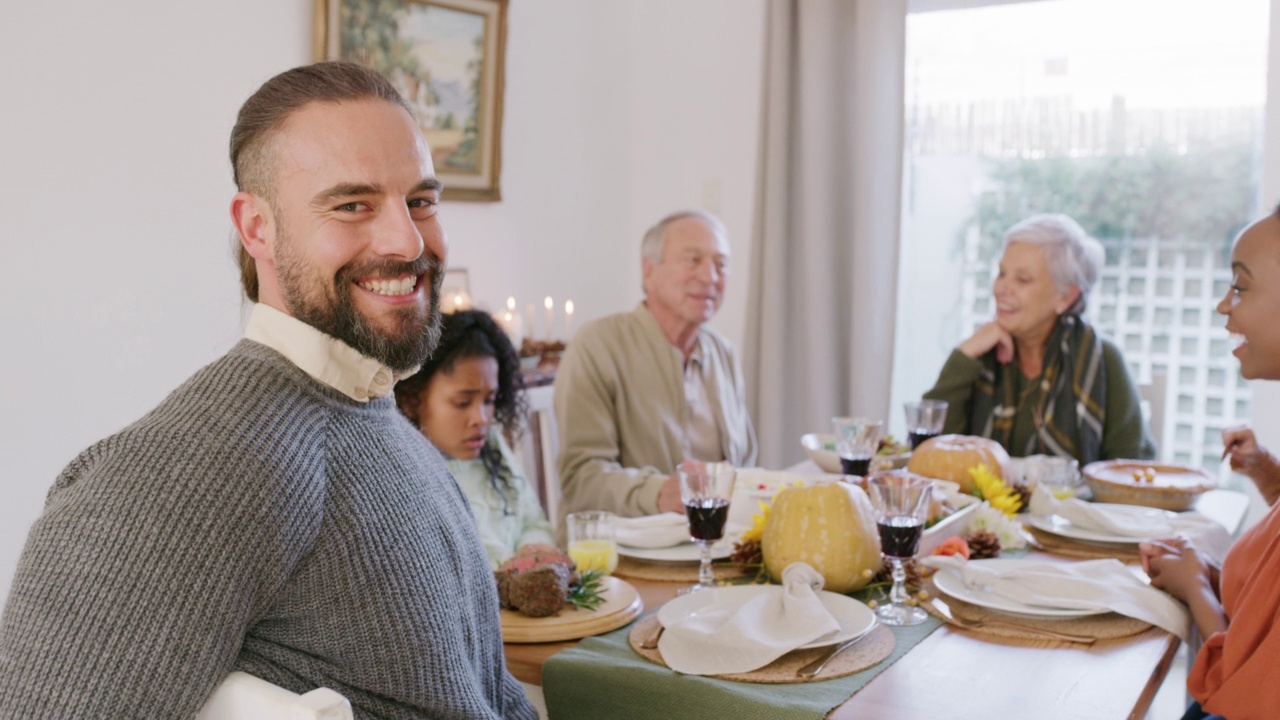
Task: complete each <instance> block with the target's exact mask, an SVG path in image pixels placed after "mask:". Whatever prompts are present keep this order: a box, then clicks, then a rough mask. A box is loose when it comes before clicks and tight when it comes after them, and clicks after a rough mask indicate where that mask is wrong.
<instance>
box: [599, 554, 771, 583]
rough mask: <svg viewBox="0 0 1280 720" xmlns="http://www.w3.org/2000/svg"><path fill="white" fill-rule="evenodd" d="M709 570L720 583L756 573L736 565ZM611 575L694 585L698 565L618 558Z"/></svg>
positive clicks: (715, 564) (712, 567)
mask: <svg viewBox="0 0 1280 720" xmlns="http://www.w3.org/2000/svg"><path fill="white" fill-rule="evenodd" d="M711 569H712V571H713V572H715V574H716V580H720V581H727V580H741V579H742V578H747V577H752V576H754V575H755V573H756V569H755V568H748V567H744V566H742V565H739V564H737V563H712V565H711ZM613 574H614V575H618V576H620V577H631V578H636V579H637V580H654V581H657V582H679V583H696V582H698V564H697V563H693V564H679V563H657V562H646V561H644V560H636V559H635V558H629V557H619V558H618V567H617V568H615V569H614V571H613Z"/></svg>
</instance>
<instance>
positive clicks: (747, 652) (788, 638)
mask: <svg viewBox="0 0 1280 720" xmlns="http://www.w3.org/2000/svg"><path fill="white" fill-rule="evenodd" d="M741 587H742V588H743V589H745V588H747V587H759V586H741ZM726 589H729V590H733V589H734V588H726ZM821 589H822V575H820V574H818V571H817V570H814V569H813V568H812V567H810V566H809V565H807V564H805V563H792V564H791V565H788V566H787V567H786V569H785V570H783V571H782V586H781V587H779V586H777V585H768V586H764V587H762V588H761V590H762V592H760V594H758V595H756V596H755V597H752V598H751V599H750V600H748V601H746V602H745V603H738V602H725V601H722V600H717V601H715V602H712V603H711V604H710V605H707V606H705V607H703V608H701V609H699V610H698V611H697V612H695V613H693V614H691V615H689V616H688V617H686V618H683V619H681V620H680V621H679V622H676V623H673V624H672V625H671V626H670V627H668V628H667V629H666V630H665V631H663V633H662V639H661V640H659V641H658V649H659V650H660V651H661V652H662V659H663V660H665V661H666V663H667V666H668V667H670V668H671V669H672V670H675V671H677V672H682V673H686V674H689V675H722V674H726V673H744V672H750V671H752V670H756V669H758V668H762V667H764V666H765V665H768V664H769V663H771V662H773V661H774V660H776V659H778V658H780V657H782V656H783V655H785V654H787V653H789V652H791V651H792V650H795V649H796V648H798V647H800V646H801V645H807V644H808V643H810V642H813V641H814V640H817V639H818V638H820V637H822V636H823V635H826V634H828V633H833V632H836V631H837V630H839V629H840V623H838V622H836V619H835V617H833V616H832V615H831V612H830V611H828V610H827V608H826V606H824V605H823V604H822V600H821V599H820V598H819V597H818V594H817V593H818V591H819V590H821ZM699 592H708V593H709V592H716V591H715V590H700V591H699Z"/></svg>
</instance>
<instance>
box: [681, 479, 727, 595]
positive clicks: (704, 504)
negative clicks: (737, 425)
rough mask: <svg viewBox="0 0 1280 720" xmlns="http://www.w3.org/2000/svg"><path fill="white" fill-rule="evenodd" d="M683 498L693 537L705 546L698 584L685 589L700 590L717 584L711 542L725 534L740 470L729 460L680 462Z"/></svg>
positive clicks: (691, 536) (702, 546) (690, 532)
mask: <svg viewBox="0 0 1280 720" xmlns="http://www.w3.org/2000/svg"><path fill="white" fill-rule="evenodd" d="M679 473H680V501H681V502H682V503H684V511H685V514H686V515H688V517H689V537H690V539H692V540H693V541H694V542H696V543H698V545H699V546H700V547H701V550H702V562H701V564H700V565H699V567H698V584H697V585H694V586H693V587H691V588H689V589H687V590H685V591H683V592H696V591H698V590H705V589H707V588H711V587H715V584H716V576H715V573H713V572H711V546H712V545H713V544H714V543H715V542H716V541H717V540H719V539H720V538H722V537H724V526H725V521H727V520H728V519H729V498H730V497H732V496H733V480H734V477H735V476H736V475H737V470H735V469H734V467H733V466H732V465H730V464H729V463H723V462H717V463H702V462H684V463H681V464H680V469H679Z"/></svg>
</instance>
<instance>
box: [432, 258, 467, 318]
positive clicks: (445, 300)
mask: <svg viewBox="0 0 1280 720" xmlns="http://www.w3.org/2000/svg"><path fill="white" fill-rule="evenodd" d="M470 309H471V279H470V278H469V277H468V276H467V269H466V268H449V269H448V270H445V272H444V281H443V282H441V283H440V311H441V312H446V313H450V312H453V311H455V310H470Z"/></svg>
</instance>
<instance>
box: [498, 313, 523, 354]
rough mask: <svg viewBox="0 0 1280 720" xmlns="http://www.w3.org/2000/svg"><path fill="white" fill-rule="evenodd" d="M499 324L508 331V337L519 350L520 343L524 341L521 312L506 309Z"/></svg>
mask: <svg viewBox="0 0 1280 720" xmlns="http://www.w3.org/2000/svg"><path fill="white" fill-rule="evenodd" d="M498 324H500V325H501V326H502V329H503V330H504V331H506V333H507V339H508V340H510V341H511V345H512V346H513V347H515V348H516V350H519V349H520V343H522V342H523V341H524V328H523V327H521V322H520V314H519V313H517V312H515V311H514V310H507V311H504V312H503V313H502V317H501V318H500V319H499V323H498Z"/></svg>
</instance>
